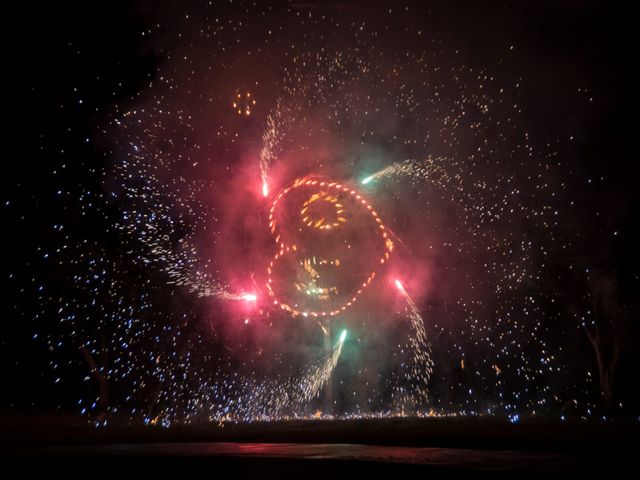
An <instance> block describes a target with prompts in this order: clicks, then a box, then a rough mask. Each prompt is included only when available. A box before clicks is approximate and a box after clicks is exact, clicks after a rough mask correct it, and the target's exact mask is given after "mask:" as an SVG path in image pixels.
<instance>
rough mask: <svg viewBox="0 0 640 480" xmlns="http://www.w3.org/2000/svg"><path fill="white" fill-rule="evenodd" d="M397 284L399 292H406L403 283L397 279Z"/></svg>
mask: <svg viewBox="0 0 640 480" xmlns="http://www.w3.org/2000/svg"><path fill="white" fill-rule="evenodd" d="M395 283H396V287H397V288H398V290H400V291H402V290H404V287H403V286H402V282H400V280H398V279H396V281H395Z"/></svg>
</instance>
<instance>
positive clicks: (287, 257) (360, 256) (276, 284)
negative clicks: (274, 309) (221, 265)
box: [267, 177, 393, 317]
mask: <svg viewBox="0 0 640 480" xmlns="http://www.w3.org/2000/svg"><path fill="white" fill-rule="evenodd" d="M269 228H270V230H271V233H272V234H273V236H274V239H275V242H276V245H277V246H278V251H277V252H276V254H275V255H274V256H273V258H272V259H271V262H270V263H269V266H268V268H267V274H268V278H267V291H268V292H269V295H270V296H271V297H272V298H273V302H274V304H275V305H278V306H279V307H280V308H281V309H283V310H285V311H287V312H290V313H291V314H293V315H302V316H304V317H309V316H311V317H333V316H335V315H338V314H339V313H341V312H344V311H345V310H347V309H348V308H349V307H350V306H351V305H353V304H354V303H355V302H356V301H357V299H358V297H359V296H360V295H361V294H362V292H363V291H364V290H365V289H366V288H367V287H368V286H369V285H370V284H371V282H373V280H374V278H375V276H376V273H377V271H378V269H379V268H380V267H381V266H382V265H384V263H385V262H386V261H387V260H388V259H389V255H390V254H391V252H392V251H393V242H392V241H391V239H390V238H389V234H388V230H387V228H386V227H385V226H384V224H383V223H382V220H381V219H380V216H379V215H378V213H377V212H376V211H375V210H374V209H373V207H372V206H371V205H370V204H369V203H368V202H367V200H365V199H364V198H363V196H362V195H361V194H360V193H358V192H357V191H356V190H354V189H353V188H351V187H349V186H346V185H342V184H340V183H338V182H332V181H327V180H322V179H317V178H309V177H305V178H301V179H297V180H295V181H294V182H293V183H292V184H291V185H289V186H287V187H285V188H284V189H283V190H282V191H281V192H280V193H279V194H278V195H277V196H276V197H275V199H274V200H273V202H272V204H271V209H270V211H269Z"/></svg>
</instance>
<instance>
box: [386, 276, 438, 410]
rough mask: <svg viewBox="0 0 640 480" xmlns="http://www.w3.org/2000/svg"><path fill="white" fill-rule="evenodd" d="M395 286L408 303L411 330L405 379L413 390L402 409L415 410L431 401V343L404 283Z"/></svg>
mask: <svg viewBox="0 0 640 480" xmlns="http://www.w3.org/2000/svg"><path fill="white" fill-rule="evenodd" d="M395 284H396V287H397V288H398V290H399V291H400V293H401V294H402V297H403V298H404V300H405V302H406V305H405V308H404V313H405V315H406V318H407V319H408V320H409V325H410V328H411V331H410V335H409V345H408V346H409V350H410V352H411V357H410V361H409V362H408V366H407V367H406V369H405V371H404V377H405V380H407V381H408V382H409V384H410V385H411V387H412V388H411V390H410V391H409V392H408V393H407V395H404V396H403V398H402V400H401V409H402V410H403V411H404V410H406V408H407V406H408V405H411V406H412V407H413V409H415V408H419V407H423V406H425V405H426V404H427V402H428V401H429V380H430V379H431V374H432V373H433V360H432V358H431V343H430V342H429V339H428V337H427V331H426V330H425V328H424V321H423V320H422V316H421V315H420V312H419V310H418V307H417V306H416V304H415V303H414V301H413V300H412V299H411V297H410V296H409V294H408V293H407V291H406V290H405V288H404V286H403V285H402V283H401V282H400V281H399V280H396V281H395Z"/></svg>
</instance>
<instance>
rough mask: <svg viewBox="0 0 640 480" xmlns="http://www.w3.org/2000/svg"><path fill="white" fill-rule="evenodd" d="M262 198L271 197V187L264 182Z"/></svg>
mask: <svg viewBox="0 0 640 480" xmlns="http://www.w3.org/2000/svg"><path fill="white" fill-rule="evenodd" d="M262 196H263V197H268V196H269V185H267V182H262Z"/></svg>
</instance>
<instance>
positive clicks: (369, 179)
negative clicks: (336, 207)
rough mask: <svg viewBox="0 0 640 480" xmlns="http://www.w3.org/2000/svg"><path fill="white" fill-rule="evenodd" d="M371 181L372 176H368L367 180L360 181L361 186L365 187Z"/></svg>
mask: <svg viewBox="0 0 640 480" xmlns="http://www.w3.org/2000/svg"><path fill="white" fill-rule="evenodd" d="M371 180H373V175H370V176H368V177H367V178H365V179H364V180H362V184H363V185H366V184H367V183H369V182H370V181H371Z"/></svg>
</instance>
